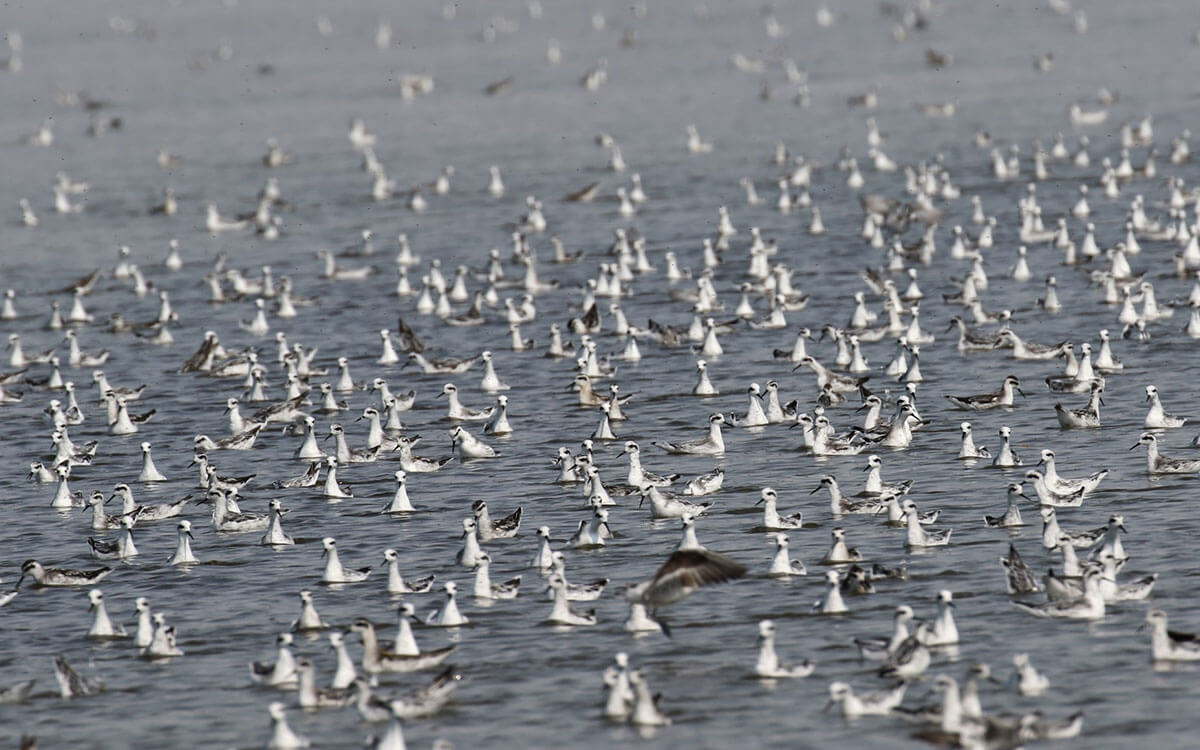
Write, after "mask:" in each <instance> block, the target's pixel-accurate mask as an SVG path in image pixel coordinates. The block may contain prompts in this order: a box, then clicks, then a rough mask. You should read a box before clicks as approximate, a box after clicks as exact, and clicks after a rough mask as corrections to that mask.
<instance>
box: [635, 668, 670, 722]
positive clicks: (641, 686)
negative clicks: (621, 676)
mask: <svg viewBox="0 0 1200 750" xmlns="http://www.w3.org/2000/svg"><path fill="white" fill-rule="evenodd" d="M629 684H630V686H631V687H632V688H633V692H634V696H635V698H634V705H633V713H632V715H631V716H630V718H629V720H630V722H631V723H633V724H635V725H637V726H642V727H661V726H667V725H669V724H670V723H671V720H670V719H669V718H668V717H667V716H666V715H665V714H663V712H662V711H661V710H660V709H659V707H658V704H659V699H660V698H661V694H660V695H654V694H652V693H651V692H650V687H649V685H647V684H646V678H645V675H644V674H643V673H642V670H640V669H635V670H633V671H632V672H630V673H629Z"/></svg>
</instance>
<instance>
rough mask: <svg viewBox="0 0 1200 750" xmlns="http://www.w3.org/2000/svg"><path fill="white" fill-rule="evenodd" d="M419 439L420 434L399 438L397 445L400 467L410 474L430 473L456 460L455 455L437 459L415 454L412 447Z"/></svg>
mask: <svg viewBox="0 0 1200 750" xmlns="http://www.w3.org/2000/svg"><path fill="white" fill-rule="evenodd" d="M419 439H420V436H419V435H414V436H412V437H400V438H397V440H398V444H397V445H396V450H397V451H399V453H400V468H401V469H403V470H404V471H406V472H408V473H409V474H420V473H428V472H432V471H437V470H438V469H440V468H442V467H443V466H445V465H446V464H448V463H450V462H451V461H453V460H454V457H453V456H447V457H445V458H436V459H435V458H424V457H422V456H414V455H413V452H412V449H413V446H414V445H416V442H417V440H419Z"/></svg>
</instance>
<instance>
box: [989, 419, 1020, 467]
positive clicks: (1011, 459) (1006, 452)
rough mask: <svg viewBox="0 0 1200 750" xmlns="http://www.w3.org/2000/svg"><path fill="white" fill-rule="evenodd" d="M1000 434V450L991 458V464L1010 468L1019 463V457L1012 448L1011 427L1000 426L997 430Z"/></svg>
mask: <svg viewBox="0 0 1200 750" xmlns="http://www.w3.org/2000/svg"><path fill="white" fill-rule="evenodd" d="M999 434H1000V440H1001V445H1000V450H999V452H997V453H996V457H995V458H993V459H992V466H998V467H1000V468H1012V467H1014V466H1020V465H1021V457H1020V456H1018V455H1017V454H1016V451H1014V450H1013V449H1012V428H1011V427H1008V426H1007V425H1005V426H1002V427H1001V428H1000V430H999Z"/></svg>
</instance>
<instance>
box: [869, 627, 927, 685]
mask: <svg viewBox="0 0 1200 750" xmlns="http://www.w3.org/2000/svg"><path fill="white" fill-rule="evenodd" d="M928 632H929V625H928V624H926V623H923V622H922V623H918V624H917V627H916V630H915V631H914V632H913V633H912V635H910V636H908V637H907V638H905V639H904V640H903V641H901V642H900V645H899V646H897V647H896V648H895V650H893V651H892V653H890V654H889V655H888V657H887V659H885V660H884V662H883V666H881V667H880V668H879V676H880V677H895V678H899V679H901V680H907V679H909V678H912V677H919V676H920V675H922V674H924V673H925V670H926V669H928V668H929V663H930V661H932V657H931V655H930V653H929V648H928V647H926V645H925V639H926V638H927V637H928Z"/></svg>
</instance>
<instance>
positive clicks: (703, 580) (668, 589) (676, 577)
mask: <svg viewBox="0 0 1200 750" xmlns="http://www.w3.org/2000/svg"><path fill="white" fill-rule="evenodd" d="M745 574H746V566H744V565H742V564H740V563H737V562H734V561H733V560H730V559H729V558H727V557H725V556H724V555H721V554H718V553H716V552H712V551H711V550H707V549H688V550H677V551H675V552H673V553H671V556H670V557H668V558H667V561H666V562H665V563H663V564H662V566H660V567H659V569H658V570H657V571H655V573H654V575H653V576H652V577H651V578H650V579H649V580H647V581H644V582H642V583H639V584H636V585H634V586H631V587H630V588H629V589H628V591H626V593H625V596H626V598H627V599H628V600H629V601H636V602H641V603H642V604H645V605H647V606H648V607H652V608H653V607H660V606H665V605H667V604H672V603H674V602H677V601H680V600H682V599H685V598H687V597H688V596H689V595H691V594H692V593H693V592H694V591H696V590H697V589H699V588H701V587H702V586H707V585H712V584H716V583H724V582H725V581H730V580H734V579H737V578H741V577H742V576H744V575H745Z"/></svg>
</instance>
